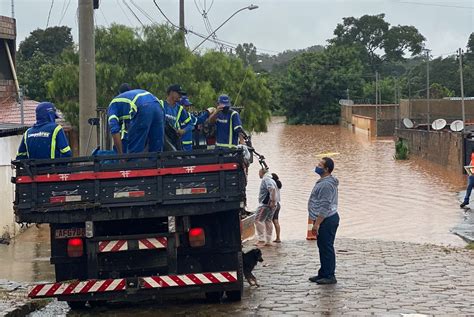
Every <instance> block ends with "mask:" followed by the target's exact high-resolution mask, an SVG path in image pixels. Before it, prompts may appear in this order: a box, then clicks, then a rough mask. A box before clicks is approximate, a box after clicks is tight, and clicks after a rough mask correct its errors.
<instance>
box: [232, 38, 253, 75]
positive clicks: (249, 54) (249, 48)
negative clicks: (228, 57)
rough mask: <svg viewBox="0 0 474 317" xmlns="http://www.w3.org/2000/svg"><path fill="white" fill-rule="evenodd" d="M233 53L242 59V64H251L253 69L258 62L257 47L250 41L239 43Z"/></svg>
mask: <svg viewBox="0 0 474 317" xmlns="http://www.w3.org/2000/svg"><path fill="white" fill-rule="evenodd" d="M235 54H236V55H237V57H238V58H240V59H241V60H242V62H243V63H244V66H246V67H248V66H252V67H253V68H254V69H255V67H256V66H257V63H258V56H257V48H256V47H255V46H254V45H253V44H252V43H244V44H239V45H237V47H236V48H235Z"/></svg>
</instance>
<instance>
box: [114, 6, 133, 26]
mask: <svg viewBox="0 0 474 317" xmlns="http://www.w3.org/2000/svg"><path fill="white" fill-rule="evenodd" d="M116 1H117V5H118V6H119V7H120V10H122V12H123V15H125V17H126V18H127V20H128V22H129V23H130V25H131V26H133V23H132V20H130V18H129V17H128V15H127V13H126V12H125V10H124V9H123V7H122V5H121V4H120V1H119V0H116Z"/></svg>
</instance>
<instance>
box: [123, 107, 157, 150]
mask: <svg viewBox="0 0 474 317" xmlns="http://www.w3.org/2000/svg"><path fill="white" fill-rule="evenodd" d="M163 123H164V113H163V108H161V105H160V104H159V103H158V102H150V103H146V104H143V105H137V112H136V113H135V114H134V116H133V118H132V119H131V120H130V126H129V129H128V150H127V152H128V153H140V152H144V151H145V146H146V145H147V144H148V152H162V151H163V144H164V135H165V132H164V124H163Z"/></svg>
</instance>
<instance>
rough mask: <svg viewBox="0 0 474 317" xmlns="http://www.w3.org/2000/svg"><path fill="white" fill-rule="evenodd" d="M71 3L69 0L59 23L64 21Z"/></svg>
mask: <svg viewBox="0 0 474 317" xmlns="http://www.w3.org/2000/svg"><path fill="white" fill-rule="evenodd" d="M64 3H66V2H64ZM70 4H71V0H69V1H68V2H67V6H66V9H64V11H63V13H62V15H61V19H59V23H58V24H59V25H60V24H61V23H62V22H63V19H64V16H65V15H66V12H67V10H68V9H69V5H70Z"/></svg>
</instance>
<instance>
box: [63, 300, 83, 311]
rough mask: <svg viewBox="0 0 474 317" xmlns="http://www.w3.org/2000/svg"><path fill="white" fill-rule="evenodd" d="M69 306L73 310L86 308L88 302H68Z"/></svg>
mask: <svg viewBox="0 0 474 317" xmlns="http://www.w3.org/2000/svg"><path fill="white" fill-rule="evenodd" d="M67 304H68V306H69V307H70V308H71V309H72V310H79V309H84V308H86V301H68V302H67Z"/></svg>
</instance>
